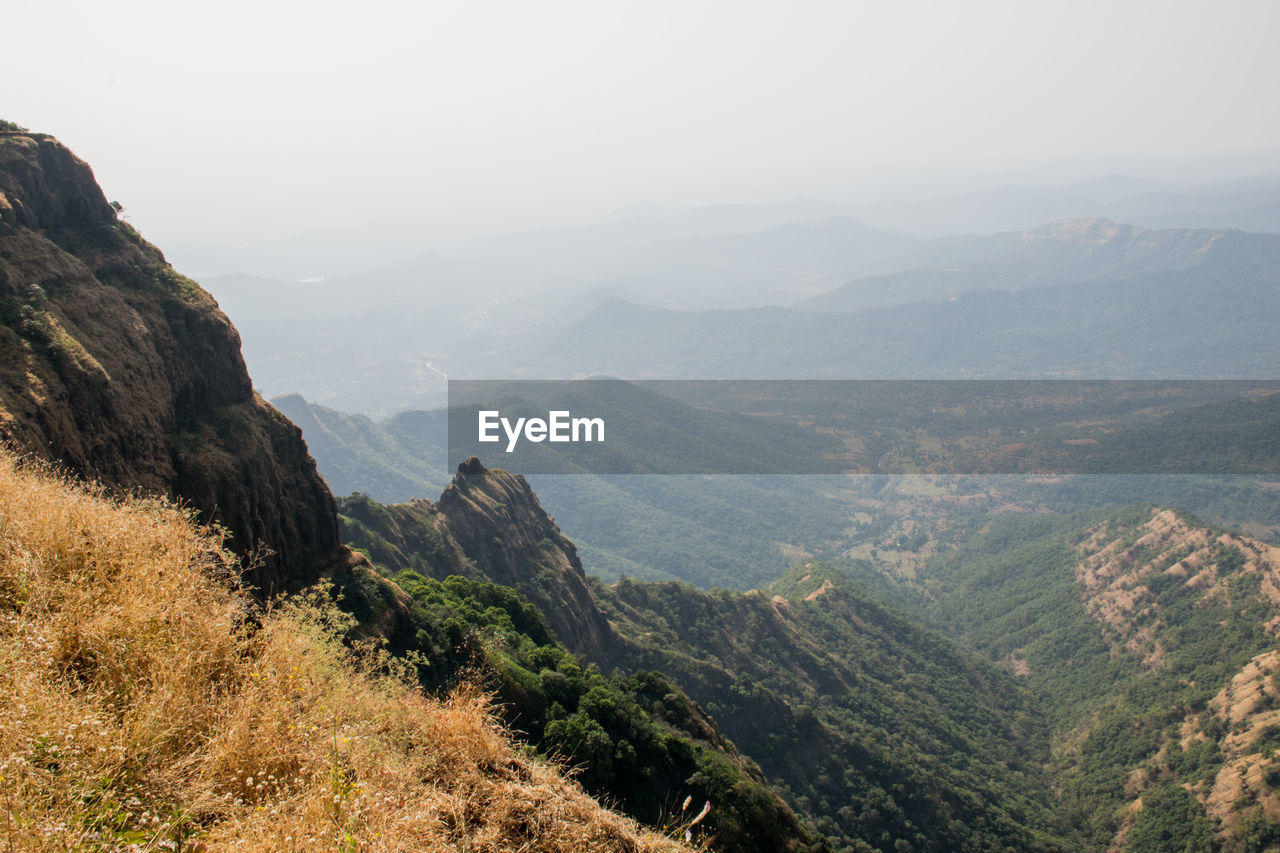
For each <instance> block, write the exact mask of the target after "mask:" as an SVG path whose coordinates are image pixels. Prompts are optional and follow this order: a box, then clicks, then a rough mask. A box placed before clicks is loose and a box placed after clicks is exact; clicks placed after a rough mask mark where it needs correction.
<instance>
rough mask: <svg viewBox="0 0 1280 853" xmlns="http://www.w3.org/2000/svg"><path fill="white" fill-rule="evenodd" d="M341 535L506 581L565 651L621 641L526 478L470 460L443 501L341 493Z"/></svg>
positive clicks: (403, 560)
mask: <svg viewBox="0 0 1280 853" xmlns="http://www.w3.org/2000/svg"><path fill="white" fill-rule="evenodd" d="M342 512H343V515H344V516H346V517H347V518H348V519H349V520H350V522H351V523H350V525H348V527H347V529H345V530H344V531H343V537H344V539H345V540H346V541H347V542H348V543H349V544H351V545H353V546H356V547H364V548H367V549H368V550H369V552H370V555H371V556H372V557H373V559H374V562H376V563H379V564H381V565H384V566H387V567H388V568H392V569H396V570H400V569H413V570H415V571H417V572H420V573H421V574H423V575H427V576H430V577H435V578H439V579H443V578H445V577H447V576H449V575H453V574H460V575H466V576H469V577H473V578H477V579H483V580H488V581H492V582H493V583H498V584H502V585H504V586H510V587H513V588H515V589H517V590H519V591H520V593H521V594H522V595H524V596H525V597H526V598H528V599H529V600H530V601H531V602H533V603H534V604H536V605H537V606H538V609H539V610H541V611H542V612H543V614H544V615H545V616H546V617H547V621H548V622H550V623H551V627H552V629H553V630H554V631H555V632H556V636H557V637H558V639H559V640H560V642H562V643H563V644H564V645H565V646H566V647H567V648H568V649H570V650H571V651H573V652H575V653H577V654H581V655H585V656H587V657H588V658H591V659H593V660H600V659H601V658H602V657H603V656H605V655H606V654H607V653H609V652H611V651H614V650H615V648H616V647H617V646H618V644H619V643H620V642H622V641H621V640H620V639H619V638H618V636H617V634H615V632H614V630H613V628H612V626H611V625H610V624H609V620H608V619H607V618H606V616H605V613H604V611H603V610H602V609H601V608H600V605H599V604H598V603H597V602H596V600H595V597H594V596H593V595H592V593H591V588H590V587H589V586H588V585H587V577H586V573H585V572H584V571H583V569H582V562H581V561H580V560H579V559H578V551H577V548H576V547H574V544H573V543H572V542H571V541H569V540H568V539H567V538H565V536H564V534H562V533H561V532H560V528H559V527H557V526H556V523H555V522H554V521H553V520H552V519H551V517H550V516H548V515H547V513H546V511H545V510H544V509H543V508H542V504H540V503H539V502H538V497H537V495H535V494H534V493H533V489H531V488H530V487H529V484H528V482H527V481H526V480H525V479H524V477H521V476H519V475H518V474H510V473H508V472H506V471H502V470H498V469H494V470H490V469H487V468H485V467H484V465H482V464H481V463H480V460H479V459H476V458H475V457H472V458H471V459H468V460H467V461H465V462H463V463H462V464H461V465H459V466H458V472H457V474H456V476H455V477H454V479H453V482H452V483H450V484H449V486H448V487H447V488H446V489H445V490H444V494H442V495H441V496H440V500H439V501H437V502H435V503H432V502H431V501H425V500H414V501H409V502H408V503H401V504H392V505H391V506H382V505H381V504H378V503H375V502H373V501H370V500H367V499H361V498H358V497H355V498H345V499H343V501H342Z"/></svg>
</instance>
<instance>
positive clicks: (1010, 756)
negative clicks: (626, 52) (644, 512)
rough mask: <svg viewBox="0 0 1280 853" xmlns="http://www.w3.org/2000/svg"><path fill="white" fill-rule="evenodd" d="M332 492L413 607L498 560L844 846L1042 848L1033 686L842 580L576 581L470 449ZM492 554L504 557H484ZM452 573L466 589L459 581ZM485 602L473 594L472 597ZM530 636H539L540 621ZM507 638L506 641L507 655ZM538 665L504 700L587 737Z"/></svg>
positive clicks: (1043, 791)
mask: <svg viewBox="0 0 1280 853" xmlns="http://www.w3.org/2000/svg"><path fill="white" fill-rule="evenodd" d="M339 505H340V509H341V512H342V520H343V527H344V538H346V540H347V541H348V542H350V543H352V544H353V545H355V546H358V547H363V548H364V549H366V550H367V553H368V554H369V556H370V558H371V559H372V560H373V561H374V562H375V563H378V564H381V565H386V566H388V567H391V568H393V569H399V570H401V573H400V574H399V575H397V576H396V577H397V580H398V582H399V583H400V584H401V585H402V586H403V587H404V588H405V589H408V590H410V591H411V593H412V594H413V595H414V596H415V599H416V600H421V601H424V602H425V601H429V600H430V601H435V600H442V599H440V598H439V596H442V595H445V594H446V592H447V589H446V590H437V588H434V587H423V588H419V587H418V586H417V583H416V581H415V580H414V578H413V577H412V576H411V574H412V573H414V572H416V573H420V574H422V575H426V576H433V577H436V578H447V577H448V575H450V574H462V575H466V576H469V577H473V578H477V579H479V578H483V577H485V576H486V574H487V573H489V572H506V574H504V575H502V576H501V577H502V580H501V582H503V583H508V584H510V585H511V586H513V587H515V588H516V589H517V590H519V591H520V592H521V593H522V594H524V595H525V596H527V597H528V598H529V599H530V600H531V601H533V602H535V603H538V604H539V605H540V606H544V607H545V608H546V609H545V612H546V614H547V618H548V623H549V625H548V627H549V628H550V629H551V631H552V632H554V633H555V634H556V635H558V636H560V637H561V639H563V640H564V641H565V643H566V645H568V647H569V648H570V649H572V650H574V651H578V652H580V653H582V654H584V655H585V656H586V657H587V659H588V660H590V661H593V662H594V663H596V664H598V665H599V666H600V667H602V668H603V669H605V671H609V670H618V671H621V672H631V671H634V670H640V671H641V672H642V673H643V672H644V671H648V670H656V671H659V672H662V673H665V675H666V678H669V679H670V682H671V684H672V687H671V690H673V691H675V690H677V687H676V686H677V685H678V687H679V688H682V689H683V690H685V691H687V692H688V693H689V695H690V696H692V697H693V698H694V699H695V700H697V702H698V703H699V705H701V706H702V707H705V708H707V709H708V710H710V712H711V714H712V717H713V719H708V720H707V722H706V725H708V726H710V727H711V731H713V732H714V731H716V730H717V728H722V729H723V731H724V732H725V733H726V734H727V735H728V736H729V738H731V739H732V741H733V743H735V744H737V745H738V746H739V748H741V749H742V750H743V752H744V753H745V754H746V755H748V756H750V758H752V759H754V760H755V761H757V762H759V763H760V766H761V769H762V770H763V772H764V774H765V778H767V779H769V780H770V781H771V783H772V784H773V785H774V787H775V788H777V789H778V790H781V791H784V792H786V793H787V795H788V797H787V798H788V800H789V801H790V802H791V803H794V804H796V806H797V808H798V810H799V811H801V812H803V813H804V814H805V815H806V816H807V817H808V818H809V819H810V820H811V821H812V822H813V823H814V825H816V826H817V827H818V828H819V830H820V831H821V832H822V833H823V834H824V835H826V836H828V837H829V838H831V839H832V841H833V842H835V843H836V844H837V845H856V844H858V843H859V842H863V843H870V844H872V845H874V846H876V847H879V848H880V849H889V848H891V847H892V845H893V843H894V842H895V841H897V840H903V841H905V842H907V843H909V844H911V845H913V846H914V847H915V848H916V849H928V850H944V849H959V848H963V847H966V846H969V847H974V846H976V847H978V848H983V847H987V846H991V845H1004V844H1016V845H1019V846H1022V847H1028V846H1035V845H1037V844H1039V845H1044V846H1053V844H1054V843H1055V842H1054V839H1055V838H1057V837H1058V835H1057V830H1056V829H1055V828H1054V826H1053V822H1052V817H1051V815H1050V813H1049V810H1048V807H1047V803H1048V788H1047V786H1046V784H1045V780H1044V778H1043V776H1042V774H1041V772H1040V770H1039V769H1038V768H1037V766H1036V765H1037V763H1038V762H1040V761H1042V760H1043V759H1044V757H1045V755H1047V733H1046V732H1045V731H1043V730H1042V729H1039V728H1037V725H1036V723H1035V722H1034V721H1035V718H1036V711H1035V709H1034V708H1033V707H1032V705H1031V704H1030V703H1029V701H1028V697H1027V696H1026V695H1025V694H1024V693H1022V692H1021V691H1020V690H1019V689H1018V688H1017V686H1016V685H1015V684H1014V682H1013V680H1012V679H1011V678H1010V677H1009V676H1008V675H1007V674H1005V673H1003V672H1000V671H999V670H998V669H996V668H994V667H992V666H990V665H986V664H983V663H982V662H980V661H978V660H976V659H975V658H974V657H973V656H972V655H970V654H968V653H966V652H965V651H964V650H962V649H959V648H958V647H956V646H955V645H954V644H952V643H950V642H949V641H947V640H946V639H944V638H943V637H941V636H939V635H937V634H934V633H932V632H930V631H928V630H926V629H925V628H923V627H922V626H920V625H918V624H915V623H912V622H910V621H909V620H906V619H904V618H902V617H901V616H900V615H898V614H896V613H894V612H893V611H891V610H889V609H888V608H885V607H884V606H882V605H879V604H876V603H875V602H873V601H872V600H870V599H869V598H868V597H866V596H865V595H864V594H862V593H860V592H859V591H858V590H856V589H855V588H853V587H852V586H851V585H850V584H849V583H848V582H847V581H843V580H841V578H840V576H839V574H837V573H833V572H830V571H829V570H826V569H823V568H821V567H818V566H812V567H809V568H807V569H804V570H803V571H800V570H797V572H796V573H794V574H793V575H792V576H790V578H789V580H788V581H786V582H784V583H782V584H780V585H779V587H778V588H777V590H776V593H775V592H771V593H769V594H762V593H748V594H733V593H728V592H724V591H715V592H699V591H697V590H694V589H692V588H691V587H688V586H686V585H683V584H675V583H667V584H645V583H636V582H634V581H623V582H620V583H619V584H618V585H616V586H615V587H604V586H603V585H601V584H599V582H596V581H591V582H588V581H587V580H586V579H585V578H584V576H583V575H582V573H581V569H580V567H579V565H578V563H577V560H576V556H575V555H574V553H573V550H572V545H571V543H568V541H567V540H565V539H564V538H563V537H562V536H561V535H560V533H559V531H558V530H557V529H556V528H555V526H554V524H553V523H552V522H550V520H549V519H547V518H546V516H545V513H543V512H542V510H541V508H540V507H539V506H538V504H537V502H536V498H535V497H534V496H533V494H532V492H531V491H529V490H528V487H527V485H526V484H525V483H524V480H523V478H521V477H516V476H513V475H510V474H508V473H506V472H502V471H497V470H488V471H486V470H484V469H482V468H481V466H480V465H479V463H478V462H477V461H474V460H473V461H471V462H469V463H467V464H466V465H464V466H462V468H461V470H460V471H459V475H458V477H457V479H456V481H455V484H454V485H453V486H451V487H450V490H447V491H446V493H445V496H444V497H442V499H441V500H440V501H439V503H437V504H431V503H429V502H426V501H413V502H411V503H408V504H398V505H394V506H389V507H383V506H380V505H378V504H376V503H375V502H373V501H371V500H369V499H368V498H366V497H363V496H359V495H357V496H353V497H351V498H345V499H342V500H341V501H340V504H339ZM494 540H500V541H494ZM496 553H501V554H505V555H506V556H504V557H502V558H501V559H491V555H493V554H496ZM473 554H474V555H477V556H478V559H475V558H473V557H472V556H471V555H473ZM512 566H514V567H517V570H516V571H514V572H512V571H511V570H510V567H512ZM806 575H807V576H806ZM818 576H821V577H822V578H823V579H826V580H827V583H826V584H822V583H820V582H819V581H814V580H813V578H814V577H818ZM494 579H497V578H494ZM450 584H454V585H455V586H456V587H457V589H459V590H462V589H463V586H461V585H459V584H458V579H452V580H446V581H445V587H446V588H447V587H448V586H449V585H450ZM809 586H813V587H814V589H810V588H809ZM819 588H820V589H821V592H820V593H818V594H815V589H819ZM775 594H776V596H777V597H774V596H775ZM560 602H571V603H572V605H571V607H565V606H564V605H563V604H561V603H560ZM487 606H490V605H488V604H486V603H485V601H483V600H482V601H479V602H478V603H477V604H476V609H477V610H481V611H483V610H484V608H485V607H487ZM601 608H604V611H603V612H602V609H601ZM606 612H607V617H608V618H607V619H606V618H605V613H606ZM523 618H524V617H521V616H519V615H518V614H517V616H516V617H513V624H514V621H516V620H519V619H523ZM584 618H585V619H586V620H588V624H589V626H590V627H589V629H585V630H584V628H583V622H584ZM524 633H525V634H526V635H528V636H531V637H534V638H535V639H536V635H537V631H536V630H535V629H534V628H526V629H525V631H524ZM519 645H520V643H519V642H517V641H515V640H512V639H507V640H505V641H504V642H503V643H502V645H501V648H507V649H516V648H517V647H519ZM512 654H517V653H516V652H514V651H513V652H512ZM517 657H518V654H517ZM534 659H536V656H535V657H534V658H529V657H525V658H521V659H519V660H516V659H513V660H512V662H511V664H509V665H508V666H507V671H508V673H510V674H511V675H510V676H509V677H510V678H511V679H512V680H515V681H519V682H520V683H521V684H523V685H525V686H524V687H523V688H522V690H514V691H511V692H510V693H509V694H501V695H503V696H504V699H506V700H507V701H510V702H511V703H513V705H515V706H517V707H520V708H521V709H522V714H521V718H520V719H521V722H520V724H521V725H522V726H523V727H524V728H526V730H527V731H530V732H531V734H533V735H534V738H535V741H538V742H541V743H542V744H543V745H544V746H547V747H550V746H553V745H554V742H556V741H557V740H559V741H560V742H563V737H564V736H563V732H564V731H576V732H578V733H579V734H578V735H577V738H578V740H583V739H586V738H588V737H589V733H590V732H593V731H595V728H594V727H593V726H592V725H591V724H590V723H589V722H588V717H578V716H576V714H577V713H578V712H573V713H571V714H570V715H569V716H568V717H557V715H556V712H553V711H551V710H550V705H551V699H550V697H551V696H552V695H554V691H555V690H557V689H558V688H556V687H555V684H557V683H558V682H557V680H556V679H557V678H558V676H549V675H548V674H547V673H546V672H544V673H543V674H542V675H541V676H536V677H535V676H533V674H532V672H530V674H529V675H520V673H521V672H522V671H523V670H531V671H536V669H537V668H538V667H539V666H544V664H534V663H532V661H533V660H534ZM521 661H523V662H521ZM499 668H500V669H501V667H499ZM906 673H912V674H911V675H909V676H907V675H905V674H906ZM642 683H643V682H642ZM618 687H619V688H620V689H621V690H622V692H623V694H624V696H634V695H640V694H636V692H635V691H636V690H637V688H636V687H635V686H628V685H627V684H626V683H620V684H619V685H618ZM644 692H645V691H644V690H642V691H641V694H644ZM500 693H501V688H500ZM522 694H525V695H522ZM544 695H545V696H547V697H548V698H547V699H545V700H542V699H539V697H540V696H544ZM648 695H655V696H656V694H655V693H653V691H648ZM508 696H509V697H510V698H508ZM530 696H531V697H532V700H531V699H530ZM628 701H630V700H628ZM565 707H566V709H567V708H568V707H570V706H567V705H566V706H565ZM593 707H594V706H593V705H592V703H589V702H587V703H585V704H582V703H580V709H581V708H587V709H591V708H593ZM694 707H696V706H694ZM592 713H594V712H592ZM696 714H697V715H700V714H701V711H698V712H696ZM695 716H696V715H695ZM675 718H676V719H684V720H686V721H688V720H689V719H690V718H689V717H688V716H687V715H686V714H683V713H682V714H679V715H676V717H675ZM590 719H591V720H593V721H598V715H597V716H590ZM558 720H564V721H565V722H563V723H560V722H558ZM602 725H603V728H602V731H601V732H600V734H602V735H608V736H610V737H617V738H619V739H620V740H627V741H628V742H632V743H633V742H636V741H637V739H636V738H634V737H631V736H622V735H619V734H617V731H618V730H617V728H616V725H617V724H616V723H611V722H610V717H609V716H608V715H605V716H604V718H603V723H602ZM685 725H686V726H688V725H690V723H689V722H686V723H685ZM566 727H568V728H566ZM597 736H599V735H597ZM715 736H716V737H718V736H719V735H718V734H717V735H715ZM703 737H704V738H711V739H712V742H713V741H714V737H713V736H712V735H710V734H707V735H704V736H703ZM639 742H642V743H643V739H640V740H639ZM732 754H733V753H730V755H732ZM646 760H647V759H646ZM611 764H616V759H611V760H610V761H609V762H607V763H606V765H605V766H609V765H611ZM588 772H591V771H588ZM712 799H713V802H714V801H715V798H712ZM735 808H737V807H735Z"/></svg>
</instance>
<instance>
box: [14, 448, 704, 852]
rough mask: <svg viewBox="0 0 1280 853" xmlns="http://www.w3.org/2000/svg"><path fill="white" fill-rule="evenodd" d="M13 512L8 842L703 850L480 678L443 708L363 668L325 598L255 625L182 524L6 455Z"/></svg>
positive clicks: (221, 566)
mask: <svg viewBox="0 0 1280 853" xmlns="http://www.w3.org/2000/svg"><path fill="white" fill-rule="evenodd" d="M0 519H2V520H3V521H2V523H0V767H2V768H3V773H2V774H0V775H2V778H0V784H2V785H3V787H4V803H3V810H4V813H5V820H4V823H3V827H4V828H3V829H0V835H3V837H4V838H5V844H6V849H7V850H12V851H47V850H52V849H76V850H142V849H146V850H215V849H216V850H224V849H232V848H233V847H244V848H245V849H252V850H261V851H299V850H337V849H341V850H356V849H360V850H410V849H413V850H426V849H431V850H443V849H466V850H474V851H495V853H496V851H503V850H515V849H532V848H536V849H538V850H547V851H564V853H570V851H573V853H577V851H601V853H602V852H603V851H618V850H628V851H658V850H678V849H688V848H684V847H682V845H679V844H677V843H676V842H674V841H672V840H671V839H668V838H664V837H661V836H659V835H657V834H656V833H653V832H652V831H646V830H643V829H642V828H641V827H639V826H637V825H636V824H635V823H634V822H632V821H631V820H629V819H627V818H625V817H622V816H620V815H618V814H616V813H612V812H609V811H606V810H605V809H603V808H601V807H600V805H599V804H598V803H596V802H595V801H593V800H592V799H591V798H589V797H588V796H587V795H586V794H585V793H584V792H583V791H582V789H581V788H580V787H579V786H578V785H576V784H575V783H573V782H571V781H568V780H566V779H565V778H564V776H563V775H562V773H561V772H560V770H559V768H557V767H555V766H552V765H550V764H548V763H546V762H544V761H540V760H536V759H533V758H531V757H530V756H529V755H528V754H527V750H524V749H520V748H519V747H517V745H516V744H515V743H513V741H512V738H511V735H510V734H509V733H508V732H507V731H505V730H504V729H502V728H501V727H500V726H498V725H497V724H496V723H495V720H494V717H493V716H492V713H491V708H490V707H489V704H488V697H487V696H485V695H484V694H483V693H482V692H480V691H478V690H476V689H475V688H474V686H473V687H464V688H462V689H460V690H457V691H455V692H454V693H452V695H450V696H448V697H447V698H444V699H433V698H429V697H426V696H424V695H423V694H422V693H421V692H419V691H417V690H416V689H414V688H413V687H411V686H410V684H409V679H410V678H411V677H412V676H411V675H410V673H411V670H410V669H408V668H406V667H404V666H403V665H400V666H396V665H394V663H392V662H389V661H388V660H387V659H386V658H385V656H379V655H363V656H361V655H357V654H353V653H352V652H351V650H350V649H349V648H346V647H344V645H343V644H342V642H341V632H342V630H343V628H344V627H345V626H346V624H347V620H346V619H345V618H344V617H343V615H342V614H341V613H339V612H338V611H336V610H335V609H334V608H333V607H332V605H331V604H329V603H327V602H326V601H325V600H324V598H323V596H314V595H313V596H311V597H309V598H308V599H295V600H294V601H292V602H291V603H289V604H287V605H285V606H282V607H278V608H276V609H274V610H272V611H271V612H270V613H267V614H263V613H261V612H258V613H256V614H254V615H252V616H251V617H250V618H246V617H247V616H249V615H250V614H249V613H248V612H247V609H246V599H245V598H244V596H243V594H242V592H241V591H240V590H239V589H237V588H235V587H234V586H232V585H231V583H230V576H229V574H228V573H227V572H226V565H227V564H228V563H230V562H232V561H233V560H234V556H233V555H231V554H229V553H226V552H224V551H223V550H222V549H221V546H220V543H219V542H218V541H217V540H216V539H214V538H211V537H210V536H209V535H208V534H207V532H202V531H201V530H200V529H199V528H198V527H197V526H196V525H195V524H194V523H193V522H192V520H191V519H190V518H189V517H188V515H187V514H185V513H183V512H180V511H178V510H176V509H174V508H172V507H166V506H162V505H160V504H158V503H157V502H155V501H151V500H139V499H133V500H126V501H123V502H119V503H117V502H114V501H110V500H107V499H104V498H102V497H101V496H99V495H95V494H92V493H89V492H86V491H85V490H83V489H81V488H78V487H74V486H70V485H68V484H67V483H66V482H63V481H61V480H60V479H58V478H55V477H53V476H50V475H49V474H48V473H42V472H40V471H39V470H38V469H37V470H36V471H34V472H33V471H31V470H23V469H22V468H19V467H17V466H16V465H15V462H14V459H13V457H12V456H11V455H9V454H7V453H3V454H0ZM219 575H220V576H219ZM388 670H390V673H391V674H388ZM690 820H691V818H689V817H686V818H684V819H683V821H681V822H682V823H685V824H687V823H689V821H690ZM681 828H683V827H681ZM694 829H695V831H698V830H700V829H701V827H695V828H694Z"/></svg>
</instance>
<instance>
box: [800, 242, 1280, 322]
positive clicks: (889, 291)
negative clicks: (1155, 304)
mask: <svg viewBox="0 0 1280 853" xmlns="http://www.w3.org/2000/svg"><path fill="white" fill-rule="evenodd" d="M1224 238H1227V232H1225V231H1223V230H1220V229H1218V230H1211V229H1167V230H1156V231H1151V230H1148V229H1145V228H1140V227H1137V226H1134V225H1118V224H1116V223H1115V222H1112V221H1111V220H1109V219H1100V218H1088V219H1076V220H1063V221H1058V222H1053V223H1050V224H1047V225H1042V226H1040V227H1038V228H1035V229H1033V230H1031V231H1027V232H1024V233H1022V234H1018V235H1012V234H1001V235H995V236H993V237H989V238H975V240H979V239H980V240H982V242H985V243H986V246H985V247H984V248H983V249H981V250H973V251H971V253H970V255H971V260H969V261H968V262H967V263H966V262H964V261H962V260H960V259H956V261H954V262H953V261H952V260H951V259H947V260H946V261H944V262H943V263H941V264H938V265H937V267H936V268H933V269H918V270H906V271H903V272H898V273H894V274H892V275H889V276H881V277H875V278H866V279H862V280H859V281H853V282H850V283H848V284H845V285H842V286H841V287H838V288H836V289H834V290H832V291H829V292H827V293H824V294H822V295H820V296H815V297H813V298H811V299H808V300H805V301H804V302H803V303H801V305H800V306H799V307H803V308H805V309H806V310H814V311H824V312H844V313H853V312H857V311H862V310H865V309H867V308H874V307H880V306H882V305H891V304H904V303H907V302H919V301H938V300H943V299H949V298H951V297H954V296H959V295H960V294H963V293H966V292H969V291H976V290H1001V291H1006V292H1012V291H1016V290H1025V289H1028V288H1032V287H1045V286H1053V285H1057V284H1062V283H1066V282H1070V283H1082V282H1088V281H1101V280H1121V279H1126V278H1132V277H1135V276H1140V275H1145V274H1158V273H1162V272H1172V271H1175V270H1184V269H1188V268H1192V267H1197V266H1202V265H1214V264H1216V263H1219V262H1223V261H1224V259H1225V256H1227V255H1229V254H1230V253H1233V252H1239V251H1241V249H1242V247H1241V246H1240V245H1238V244H1233V242H1232V240H1231V239H1230V238H1227V241H1226V242H1225V243H1224V242H1223V240H1224ZM1253 242H1254V243H1255V244H1256V246H1257V248H1256V249H1253V250H1252V251H1254V252H1259V253H1262V254H1264V255H1266V256H1267V257H1269V258H1270V259H1271V260H1270V262H1269V264H1270V266H1271V267H1272V268H1273V270H1274V268H1275V260H1276V259H1277V258H1280V236H1272V235H1256V236H1255V237H1254V238H1253Z"/></svg>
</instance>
